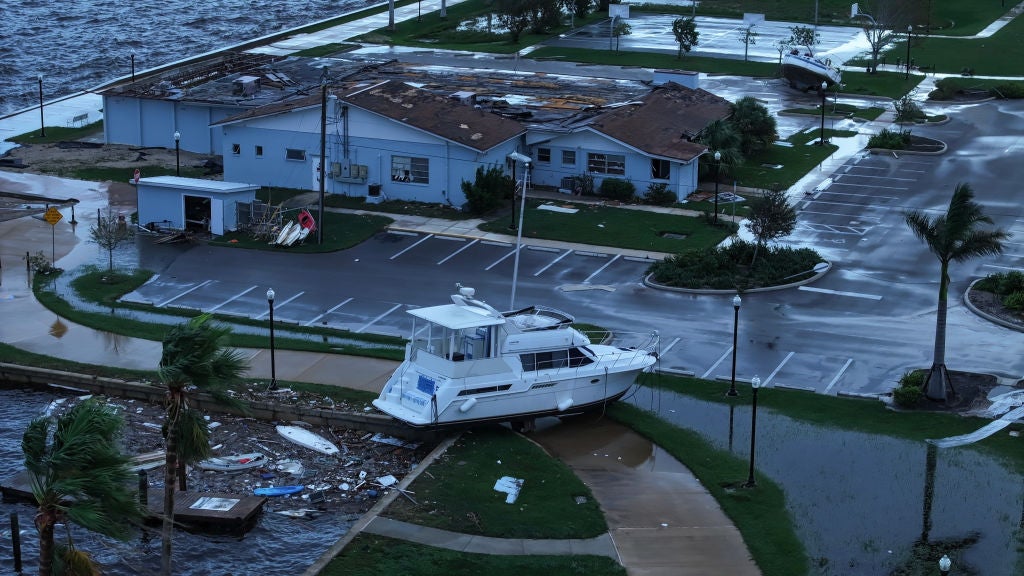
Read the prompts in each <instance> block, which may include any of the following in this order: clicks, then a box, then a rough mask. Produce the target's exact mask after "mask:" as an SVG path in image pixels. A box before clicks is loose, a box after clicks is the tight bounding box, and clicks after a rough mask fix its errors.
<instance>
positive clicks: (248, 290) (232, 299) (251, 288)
mask: <svg viewBox="0 0 1024 576" xmlns="http://www.w3.org/2000/svg"><path fill="white" fill-rule="evenodd" d="M255 289H256V285H253V286H250V287H248V288H246V289H245V290H242V291H241V292H239V293H238V294H235V295H234V296H232V297H231V298H228V299H227V300H225V301H223V302H221V303H220V304H217V305H216V306H214V307H213V308H210V309H209V310H207V312H213V311H215V310H217V309H218V308H220V307H221V306H223V305H225V304H227V303H229V302H233V301H235V300H237V299H239V298H241V297H242V296H245V295H246V294H248V293H249V292H252V291H253V290H255Z"/></svg>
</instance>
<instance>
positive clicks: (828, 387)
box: [822, 358, 853, 394]
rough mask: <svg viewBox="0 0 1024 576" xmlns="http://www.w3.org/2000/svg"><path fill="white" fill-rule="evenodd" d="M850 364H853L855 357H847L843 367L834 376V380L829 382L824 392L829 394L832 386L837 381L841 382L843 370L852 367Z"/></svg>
mask: <svg viewBox="0 0 1024 576" xmlns="http://www.w3.org/2000/svg"><path fill="white" fill-rule="evenodd" d="M850 364H853V358H847V359H846V364H843V367H842V368H840V369H839V372H838V373H837V374H836V377H835V378H833V379H832V381H831V382H829V383H828V386H825V390H824V391H823V392H822V394H828V392H829V390H831V389H832V387H833V386H835V385H836V382H839V379H840V378H842V377H843V372H846V369H847V368H849V367H850Z"/></svg>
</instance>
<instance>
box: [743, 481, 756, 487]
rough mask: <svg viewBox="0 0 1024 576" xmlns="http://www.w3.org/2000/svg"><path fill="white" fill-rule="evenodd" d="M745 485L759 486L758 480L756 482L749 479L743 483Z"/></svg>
mask: <svg viewBox="0 0 1024 576" xmlns="http://www.w3.org/2000/svg"><path fill="white" fill-rule="evenodd" d="M743 487H744V488H757V482H754V481H753V480H747V481H746V482H744V483H743Z"/></svg>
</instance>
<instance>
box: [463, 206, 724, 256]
mask: <svg viewBox="0 0 1024 576" xmlns="http://www.w3.org/2000/svg"><path fill="white" fill-rule="evenodd" d="M541 204H542V203H541V202H533V201H527V203H526V207H527V212H526V215H525V216H524V217H523V237H524V238H544V239H547V240H560V241H564V242H580V243H583V244H593V245H595V246H616V247H619V248H630V249H634V250H651V251H655V252H667V253H676V252H679V251H681V250H687V249H690V248H703V247H707V246H714V245H716V244H718V243H719V242H721V241H722V240H724V239H725V238H726V237H728V236H729V235H730V234H731V233H732V229H731V228H729V227H728V226H725V225H724V224H727V223H725V222H723V226H721V227H715V226H712V225H710V224H709V223H708V222H706V221H705V220H704V218H702V217H691V216H676V215H672V214H661V213H657V212H646V211H641V210H629V209H623V208H614V207H610V206H599V205H594V204H571V203H570V202H559V205H560V206H568V205H570V204H571V205H572V207H574V208H578V209H579V212H576V213H575V214H565V213H561V212H552V211H550V210H538V209H537V207H538V206H540V205H541ZM516 218H517V220H518V215H517V216H516ZM511 223H512V216H511V215H507V216H504V217H500V218H497V219H495V220H492V221H490V222H487V223H486V224H483V225H481V226H480V228H481V230H484V231H486V232H497V233H501V234H511V233H512V232H510V231H509V226H510V225H511ZM666 234H672V235H678V236H681V237H683V238H682V239H677V238H671V237H667V236H665V235H666Z"/></svg>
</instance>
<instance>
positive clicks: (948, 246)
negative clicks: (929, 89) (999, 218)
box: [904, 183, 1010, 402]
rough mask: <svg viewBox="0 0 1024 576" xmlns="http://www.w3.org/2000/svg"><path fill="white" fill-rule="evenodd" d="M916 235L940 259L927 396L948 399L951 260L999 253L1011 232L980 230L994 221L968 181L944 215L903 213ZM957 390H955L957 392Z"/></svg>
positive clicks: (955, 260)
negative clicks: (947, 317) (983, 225)
mask: <svg viewBox="0 0 1024 576" xmlns="http://www.w3.org/2000/svg"><path fill="white" fill-rule="evenodd" d="M904 218H905V219H906V222H907V226H909V227H910V230H911V231H913V232H914V235H915V236H917V237H918V238H919V239H921V240H922V241H923V242H924V243H925V244H927V245H928V250H930V251H931V253H932V254H934V255H935V257H936V258H938V259H939V264H940V277H939V303H938V314H937V315H936V322H935V352H934V355H933V359H932V367H931V370H930V371H929V372H928V377H927V378H926V379H925V383H924V388H925V395H926V396H927V397H928V398H929V399H931V400H941V401H943V402H945V400H946V388H947V387H950V384H949V374H948V372H947V371H946V307H947V298H948V292H949V264H950V262H965V261H967V260H970V259H972V258H975V257H978V256H988V255H992V254H999V253H1001V252H1002V251H1003V240H1005V239H1007V238H1009V237H1010V235H1009V234H1008V233H1007V232H1006V231H1005V230H1003V229H1001V228H999V229H996V230H979V229H978V228H977V227H978V225H979V224H983V223H984V224H992V219H991V218H989V217H988V216H986V215H985V214H984V213H983V212H982V210H981V205H980V204H978V203H977V202H975V201H974V192H973V191H972V190H971V186H970V185H969V184H967V183H960V184H957V185H956V188H955V189H954V190H953V198H952V200H950V202H949V208H948V209H946V213H945V214H941V215H938V216H936V217H934V218H929V217H928V216H927V215H926V214H924V213H923V212H920V211H917V210H912V211H910V212H907V213H906V214H905V215H904ZM955 393H956V392H955V391H954V394H955Z"/></svg>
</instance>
